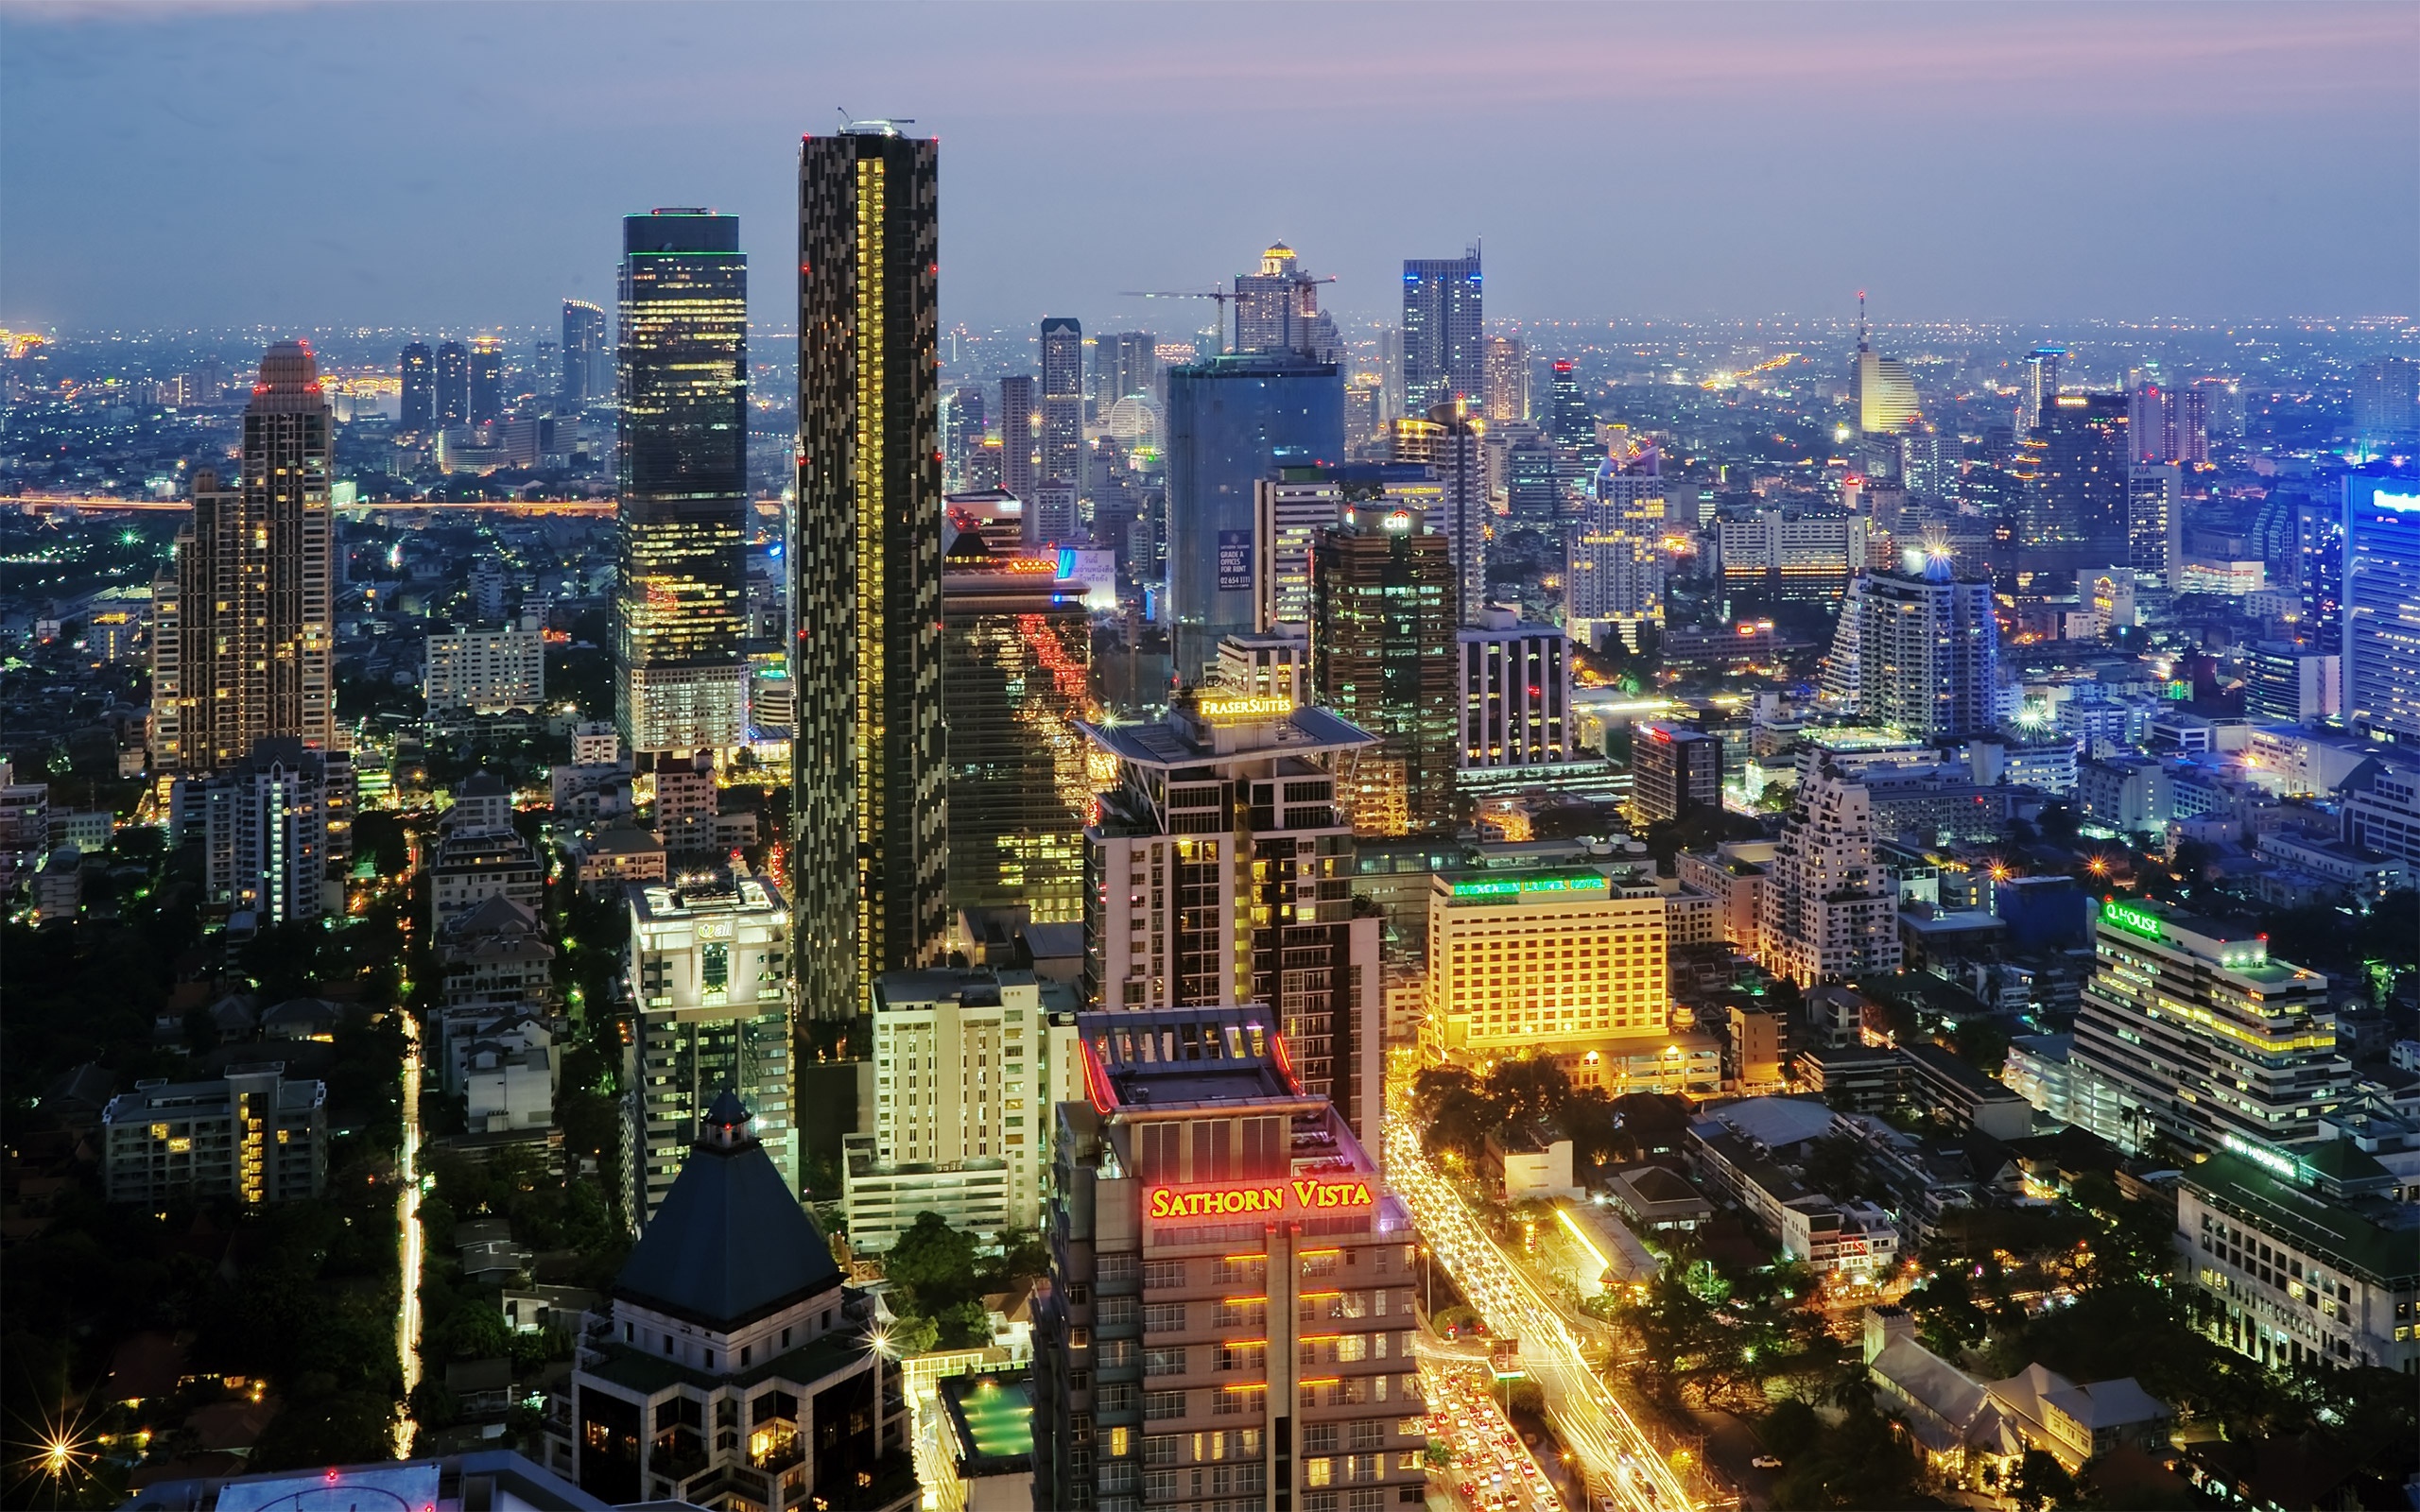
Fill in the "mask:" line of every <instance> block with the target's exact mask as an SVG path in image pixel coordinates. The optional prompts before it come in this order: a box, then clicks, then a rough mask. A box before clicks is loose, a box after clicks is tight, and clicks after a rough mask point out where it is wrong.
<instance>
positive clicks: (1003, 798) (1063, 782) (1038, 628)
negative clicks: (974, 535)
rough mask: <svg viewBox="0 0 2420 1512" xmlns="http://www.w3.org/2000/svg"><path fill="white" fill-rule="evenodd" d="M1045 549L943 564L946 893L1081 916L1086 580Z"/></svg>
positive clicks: (1089, 703) (1088, 642) (1088, 703)
mask: <svg viewBox="0 0 2420 1512" xmlns="http://www.w3.org/2000/svg"><path fill="white" fill-rule="evenodd" d="M1050 566H1051V562H1050V560H1049V558H1025V557H1011V558H979V559H977V558H951V559H950V560H949V562H948V566H947V570H946V571H945V572H944V573H943V574H942V700H943V706H944V707H945V708H946V709H947V710H948V711H949V792H948V798H949V888H948V906H949V908H950V910H951V911H952V912H953V913H955V912H957V911H958V910H960V909H967V908H1009V907H1015V906H1018V905H1023V906H1025V907H1027V908H1028V909H1029V910H1030V917H1031V919H1033V920H1034V922H1036V923H1074V922H1076V921H1077V920H1079V919H1081V918H1082V917H1083V897H1082V894H1083V885H1084V807H1085V802H1086V800H1087V799H1090V798H1091V796H1092V788H1091V783H1090V782H1089V781H1088V780H1087V777H1086V772H1085V756H1086V754H1087V752H1088V749H1089V747H1087V745H1086V743H1085V741H1084V739H1083V737H1082V736H1081V735H1080V734H1079V733H1077V730H1076V727H1075V721H1077V720H1080V719H1091V718H1095V717H1097V716H1098V710H1097V709H1096V708H1095V707H1094V703H1093V695H1092V688H1091V677H1092V620H1091V616H1090V614H1089V613H1087V612H1086V610H1085V609H1084V593H1085V586H1086V585H1084V584H1082V583H1079V582H1065V581H1060V580H1057V579H1056V578H1055V577H1054V576H1053V574H1052V572H1051V571H1050Z"/></svg>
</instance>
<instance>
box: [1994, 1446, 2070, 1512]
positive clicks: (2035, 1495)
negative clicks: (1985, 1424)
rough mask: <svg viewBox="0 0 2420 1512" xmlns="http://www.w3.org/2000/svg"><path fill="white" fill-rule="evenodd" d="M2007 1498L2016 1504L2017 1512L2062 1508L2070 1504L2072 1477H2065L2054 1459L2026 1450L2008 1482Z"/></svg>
mask: <svg viewBox="0 0 2420 1512" xmlns="http://www.w3.org/2000/svg"><path fill="white" fill-rule="evenodd" d="M2008 1494H2009V1498H2010V1500H2012V1501H2014V1502H2015V1503H2016V1505H2017V1512H2044V1509H2045V1508H2047V1507H2054V1506H2065V1505H2067V1504H2069V1503H2072V1502H2073V1501H2074V1499H2075V1494H2076V1483H2075V1477H2074V1476H2072V1475H2069V1474H2068V1473H2067V1468H2066V1466H2064V1465H2062V1464H2060V1463H2059V1461H2058V1459H2057V1457H2056V1456H2054V1455H2052V1454H2050V1453H2048V1452H2045V1451H2042V1450H2039V1449H2029V1450H2027V1451H2026V1452H2025V1457H2024V1458H2023V1459H2020V1460H2018V1461H2017V1462H2016V1469H2015V1471H2014V1473H2013V1474H2011V1475H2010V1476H2009V1478H2008Z"/></svg>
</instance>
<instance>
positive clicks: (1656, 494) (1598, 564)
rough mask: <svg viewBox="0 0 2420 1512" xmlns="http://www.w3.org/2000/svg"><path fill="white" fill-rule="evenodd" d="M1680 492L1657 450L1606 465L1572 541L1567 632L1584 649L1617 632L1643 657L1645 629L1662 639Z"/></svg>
mask: <svg viewBox="0 0 2420 1512" xmlns="http://www.w3.org/2000/svg"><path fill="white" fill-rule="evenodd" d="M1674 486H1675V485H1674V484H1672V483H1669V482H1668V481H1667V480H1666V479H1665V477H1664V476H1663V468H1662V464H1661V462H1660V460H1659V458H1658V456H1657V454H1656V451H1655V449H1654V448H1653V447H1649V448H1647V449H1646V450H1644V451H1641V452H1638V453H1635V454H1634V455H1629V456H1607V457H1606V458H1605V459H1604V460H1603V461H1602V462H1600V463H1599V464H1598V466H1597V477H1596V481H1595V483H1594V484H1593V486H1592V487H1591V488H1590V490H1589V495H1588V503H1587V506H1586V507H1585V509H1584V510H1583V511H1582V514H1581V517H1580V520H1579V523H1578V524H1575V525H1574V526H1573V527H1572V529H1571V532H1570V534H1569V535H1568V536H1567V537H1566V538H1565V541H1566V548H1565V552H1564V577H1563V584H1564V590H1563V591H1564V627H1565V628H1566V629H1568V630H1569V631H1570V632H1571V637H1572V639H1573V640H1575V641H1578V642H1579V643H1580V644H1582V645H1585V646H1588V647H1589V648H1590V649H1592V650H1593V649H1595V648H1596V647H1598V646H1599V645H1601V644H1603V638H1604V636H1605V635H1606V634H1607V633H1609V632H1610V633H1612V634H1616V635H1618V636H1620V637H1621V642H1622V644H1623V645H1625V646H1627V647H1629V648H1630V649H1631V650H1633V651H1635V650H1637V649H1638V648H1639V644H1640V627H1643V626H1653V627H1655V630H1656V632H1657V633H1658V634H1661V633H1662V631H1663V628H1664V563H1665V560H1666V557H1665V551H1664V536H1665V534H1666V532H1668V531H1669V530H1673V529H1676V528H1681V527H1679V526H1676V525H1675V524H1673V516H1674V514H1675V513H1676V511H1675V510H1674V509H1673V508H1672V507H1671V500H1670V490H1671V489H1672V488H1673V487H1674ZM1691 491H1692V492H1694V491H1695V490H1691Z"/></svg>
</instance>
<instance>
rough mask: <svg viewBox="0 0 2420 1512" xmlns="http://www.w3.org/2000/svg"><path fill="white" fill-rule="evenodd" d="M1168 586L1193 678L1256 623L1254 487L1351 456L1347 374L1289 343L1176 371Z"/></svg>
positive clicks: (1181, 671)
mask: <svg viewBox="0 0 2420 1512" xmlns="http://www.w3.org/2000/svg"><path fill="white" fill-rule="evenodd" d="M1167 383H1168V451H1167V490H1168V491H1167V522H1168V557H1167V600H1166V602H1165V604H1164V605H1163V606H1162V608H1161V615H1162V618H1163V619H1164V620H1166V621H1167V623H1168V625H1169V626H1170V627H1172V634H1173V636H1174V639H1175V652H1176V672H1177V675H1178V676H1179V677H1180V678H1182V679H1184V680H1185V681H1187V682H1190V681H1193V680H1194V679H1198V678H1200V677H1201V670H1202V668H1203V666H1205V665H1206V664H1207V663H1208V662H1210V661H1211V660H1212V659H1213V658H1214V657H1215V656H1216V655H1217V647H1218V644H1219V641H1220V640H1222V639H1223V638H1225V637H1226V636H1229V635H1237V634H1248V633H1250V632H1251V630H1252V628H1253V584H1252V563H1253V485H1254V484H1255V483H1258V482H1259V481H1260V480H1262V479H1263V478H1271V477H1275V476H1276V475H1277V474H1276V468H1277V466H1278V464H1279V461H1280V458H1281V455H1282V457H1283V459H1284V461H1285V462H1286V463H1288V465H1295V466H1305V467H1308V466H1313V465H1324V464H1331V463H1337V462H1341V461H1342V460H1343V459H1344V380H1343V378H1342V377H1341V376H1340V373H1339V370H1338V369H1337V366H1336V364H1334V363H1332V362H1314V361H1312V360H1311V359H1310V358H1308V357H1304V356H1299V355H1297V354H1295V353H1293V352H1253V353H1249V354H1237V355H1229V356H1219V357H1212V358H1210V359H1209V360H1208V361H1206V362H1200V363H1196V364H1194V365H1192V366H1190V367H1184V368H1172V369H1169V370H1168V375H1167Z"/></svg>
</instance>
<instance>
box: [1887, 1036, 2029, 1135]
mask: <svg viewBox="0 0 2420 1512" xmlns="http://www.w3.org/2000/svg"><path fill="white" fill-rule="evenodd" d="M1899 1054H1900V1056H1901V1057H1903V1058H1905V1059H1906V1061H1907V1062H1908V1068H1909V1070H1910V1073H1911V1075H1910V1084H1909V1090H1910V1091H1911V1092H1912V1093H1913V1094H1914V1096H1915V1100H1916V1102H1917V1103H1918V1104H1919V1105H1920V1106H1921V1107H1923V1108H1924V1109H1925V1110H1926V1111H1927V1112H1928V1113H1932V1114H1934V1115H1935V1116H1937V1117H1939V1118H1942V1119H1944V1120H1946V1121H1947V1122H1948V1123H1949V1124H1950V1125H1953V1126H1955V1127H1958V1128H1962V1129H1973V1130H1974V1131H1975V1132H1976V1133H1978V1134H1983V1135H1988V1136H1990V1137H1991V1138H1993V1139H1996V1140H2014V1139H2023V1138H2024V1137H2025V1136H2026V1135H2028V1134H2030V1133H2031V1132H2032V1131H2033V1108H2032V1105H2031V1104H2030V1103H2028V1102H2027V1101H2026V1100H2025V1098H2024V1096H2023V1095H2022V1094H2020V1093H2019V1092H2017V1091H2014V1089H2012V1088H2009V1087H2006V1086H2003V1085H2001V1084H2000V1083H1999V1082H1997V1081H1994V1080H1992V1078H1990V1077H1989V1076H1986V1075H1984V1074H1982V1073H1981V1072H1979V1071H1977V1070H1976V1069H1975V1068H1974V1067H1973V1066H1971V1065H1968V1064H1967V1063H1966V1061H1965V1060H1964V1059H1963V1058H1962V1057H1959V1056H1958V1055H1956V1054H1955V1053H1953V1052H1951V1051H1947V1050H1944V1049H1943V1048H1942V1047H1941V1046H1939V1045H1935V1044H1907V1045H1901V1046H1900V1047H1899Z"/></svg>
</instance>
